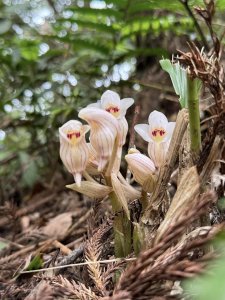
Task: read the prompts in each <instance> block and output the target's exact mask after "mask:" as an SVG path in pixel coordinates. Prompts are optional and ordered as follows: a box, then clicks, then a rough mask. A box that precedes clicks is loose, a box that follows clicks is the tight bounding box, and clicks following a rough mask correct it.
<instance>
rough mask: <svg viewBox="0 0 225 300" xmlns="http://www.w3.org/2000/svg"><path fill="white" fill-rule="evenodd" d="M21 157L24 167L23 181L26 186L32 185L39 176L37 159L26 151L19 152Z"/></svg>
mask: <svg viewBox="0 0 225 300" xmlns="http://www.w3.org/2000/svg"><path fill="white" fill-rule="evenodd" d="M19 158H20V163H21V166H22V168H23V175H22V182H23V184H24V185H25V186H29V187H32V186H33V185H34V183H35V182H36V181H37V180H38V178H39V174H38V167H37V164H36V161H35V160H34V159H33V158H32V157H31V156H30V155H28V154H27V153H26V152H19Z"/></svg>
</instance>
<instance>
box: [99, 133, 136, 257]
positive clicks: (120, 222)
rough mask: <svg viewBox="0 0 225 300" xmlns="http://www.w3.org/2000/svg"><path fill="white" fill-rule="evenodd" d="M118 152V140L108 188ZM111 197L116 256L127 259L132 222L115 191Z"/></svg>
mask: <svg viewBox="0 0 225 300" xmlns="http://www.w3.org/2000/svg"><path fill="white" fill-rule="evenodd" d="M117 150H118V140H117V139H116V141H115V144H114V148H113V151H112V156H111V159H110V161H109V165H108V167H107V170H106V172H105V176H104V177H105V181H106V184H107V185H108V186H112V180H111V173H112V171H113V165H114V163H115V161H116V156H117ZM109 197H110V200H111V205H112V210H113V212H114V214H115V217H114V221H113V230H114V249H115V256H116V257H126V256H127V255H128V254H130V252H131V222H130V220H129V219H128V217H127V215H126V213H124V211H123V208H122V206H121V204H120V202H119V200H118V199H117V196H116V194H115V192H114V191H112V192H111V193H110V194H109Z"/></svg>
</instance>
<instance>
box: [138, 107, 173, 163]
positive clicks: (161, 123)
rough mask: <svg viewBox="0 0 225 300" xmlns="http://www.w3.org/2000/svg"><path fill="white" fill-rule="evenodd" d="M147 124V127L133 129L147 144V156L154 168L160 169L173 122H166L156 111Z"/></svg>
mask: <svg viewBox="0 0 225 300" xmlns="http://www.w3.org/2000/svg"><path fill="white" fill-rule="evenodd" d="M148 122H149V125H148V124H138V125H136V126H135V127H134V129H135V131H136V132H137V133H138V134H140V136H141V137H142V138H143V139H144V140H145V141H147V142H148V143H149V144H148V155H149V157H150V158H151V159H152V160H153V161H154V163H155V166H156V167H160V166H162V164H163V163H164V162H165V159H166V155H167V151H168V148H169V143H170V140H171V137H172V134H173V130H174V127H175V122H168V120H167V118H166V116H165V115H164V114H163V113H161V112H158V111H156V110H154V111H153V112H152V113H150V115H149V118H148Z"/></svg>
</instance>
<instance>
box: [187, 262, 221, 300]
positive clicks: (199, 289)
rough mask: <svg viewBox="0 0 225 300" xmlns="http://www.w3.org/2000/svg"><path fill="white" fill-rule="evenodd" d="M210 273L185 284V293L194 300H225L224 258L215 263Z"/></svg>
mask: <svg viewBox="0 0 225 300" xmlns="http://www.w3.org/2000/svg"><path fill="white" fill-rule="evenodd" d="M208 271H210V272H207V273H208V274H207V275H204V276H202V277H199V278H194V279H191V280H189V281H186V282H185V285H184V287H185V291H186V292H187V293H188V294H189V295H190V296H191V299H192V300H212V299H215V300H223V299H225V288H224V284H225V264H224V257H223V258H221V259H219V260H217V261H216V262H214V263H213V266H212V265H211V267H210V268H209V270H208Z"/></svg>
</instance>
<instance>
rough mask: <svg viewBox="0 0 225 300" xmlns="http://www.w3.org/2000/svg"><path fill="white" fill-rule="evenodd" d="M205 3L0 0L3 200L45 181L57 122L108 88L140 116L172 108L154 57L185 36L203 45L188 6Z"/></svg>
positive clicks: (52, 167)
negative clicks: (131, 103)
mask: <svg viewBox="0 0 225 300" xmlns="http://www.w3.org/2000/svg"><path fill="white" fill-rule="evenodd" d="M202 3H203V1H191V0H190V1H179V0H174V1H168V0H160V1H159V0H104V1H101V0H48V1H47V0H30V1H28V0H2V1H1V3H0V59H1V68H0V99H1V100H0V166H1V167H0V198H1V205H3V204H4V202H5V201H6V200H8V199H9V197H11V196H12V195H14V197H15V195H17V194H18V193H19V194H21V193H22V194H25V193H26V192H32V191H33V190H34V189H35V187H36V188H37V186H38V185H43V184H51V180H52V178H54V174H55V173H56V172H57V171H58V170H59V168H62V164H61V163H60V162H59V156H58V148H59V145H58V127H59V126H61V125H62V124H63V123H64V122H66V121H68V120H69V119H74V118H76V117H77V110H78V109H79V108H80V107H84V106H85V105H86V104H88V103H89V102H91V101H96V100H97V99H99V97H100V95H101V94H102V93H103V92H104V91H105V90H106V89H113V90H115V91H117V92H118V93H120V95H121V97H123V96H124V97H125V96H126V97H130V96H131V97H133V98H134V99H135V101H136V103H139V104H141V107H142V109H143V111H144V112H145V113H146V114H148V113H149V112H150V110H151V109H155V108H157V109H162V110H164V111H165V112H167V113H171V112H170V110H171V107H175V108H176V109H177V108H178V104H177V103H176V102H171V100H174V99H176V98H174V96H173V94H172V92H171V90H172V89H171V86H170V82H169V80H168V77H167V75H165V74H164V73H163V72H162V71H161V70H160V68H159V64H158V60H159V59H160V58H162V56H163V57H171V55H172V53H176V49H177V48H179V49H180V50H184V49H186V48H187V44H186V42H187V41H195V42H196V43H197V45H198V46H199V47H202V46H204V47H205V48H208V47H210V44H209V43H210V38H209V33H208V32H207V29H206V28H204V25H203V23H201V20H199V19H196V18H197V17H196V15H195V12H194V9H193V5H202ZM216 5H217V14H216V18H215V24H214V26H215V29H216V30H217V33H218V36H221V37H222V38H223V36H224V29H225V23H224V21H223V20H224V19H223V18H224V16H225V13H224V7H225V1H224V0H218V1H217V2H216ZM223 42H224V40H223ZM166 83H167V85H168V86H167V85H166ZM131 118H132V113H131V115H130V119H131ZM68 176H69V175H68ZM58 180H60V178H59V179H58Z"/></svg>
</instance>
